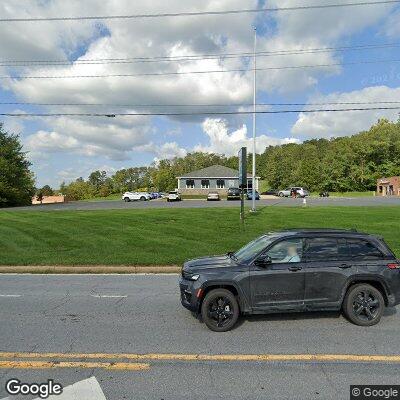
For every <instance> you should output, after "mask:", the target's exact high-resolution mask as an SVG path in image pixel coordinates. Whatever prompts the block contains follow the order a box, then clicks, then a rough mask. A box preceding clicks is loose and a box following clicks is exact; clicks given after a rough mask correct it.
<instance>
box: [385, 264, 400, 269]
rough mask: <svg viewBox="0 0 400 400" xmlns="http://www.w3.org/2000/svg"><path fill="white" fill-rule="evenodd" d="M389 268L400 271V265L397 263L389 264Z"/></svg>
mask: <svg viewBox="0 0 400 400" xmlns="http://www.w3.org/2000/svg"><path fill="white" fill-rule="evenodd" d="M387 266H388V268H390V269H400V264H397V263H391V264H388V265H387Z"/></svg>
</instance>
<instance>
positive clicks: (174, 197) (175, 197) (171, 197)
mask: <svg viewBox="0 0 400 400" xmlns="http://www.w3.org/2000/svg"><path fill="white" fill-rule="evenodd" d="M181 200H182V197H181V194H180V193H179V192H177V191H176V190H173V191H171V192H169V193H168V195H167V201H168V202H170V201H181Z"/></svg>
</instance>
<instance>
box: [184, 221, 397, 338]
mask: <svg viewBox="0 0 400 400" xmlns="http://www.w3.org/2000/svg"><path fill="white" fill-rule="evenodd" d="M180 296H181V303H182V305H183V306H184V307H186V308H187V309H189V310H191V311H192V312H194V313H195V314H200V315H201V317H202V320H203V321H204V322H205V324H206V325H207V327H208V328H210V329H211V330H213V331H217V332H223V331H228V330H230V329H231V328H232V327H233V326H234V325H235V323H236V321H237V319H238V317H239V315H241V314H244V315H245V314H247V315H248V314H266V313H281V312H292V311H293V312H294V311H317V310H343V312H344V314H345V316H346V317H347V318H348V319H349V320H350V321H351V322H353V323H354V324H356V325H361V326H371V325H375V324H377V323H378V322H379V320H380V319H381V316H382V314H383V311H384V309H385V306H388V307H393V306H395V305H397V304H399V303H400V260H397V259H396V256H395V255H394V253H393V252H392V251H391V250H390V248H389V247H388V246H387V244H386V243H385V242H384V240H383V239H382V238H381V237H379V236H375V235H370V234H367V233H359V232H357V231H355V230H340V229H293V230H285V231H280V232H270V233H267V234H265V235H263V236H261V237H259V238H257V239H255V240H253V241H252V242H250V243H248V244H247V245H245V246H244V247H243V248H241V249H240V250H238V251H236V252H234V253H233V252H230V253H228V254H226V255H223V256H212V257H202V258H197V259H194V260H190V261H187V262H185V263H184V265H183V269H182V277H181V279H180Z"/></svg>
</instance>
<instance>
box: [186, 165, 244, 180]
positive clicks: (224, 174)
mask: <svg viewBox="0 0 400 400" xmlns="http://www.w3.org/2000/svg"><path fill="white" fill-rule="evenodd" d="M238 175H239V172H238V170H236V169H232V168H228V167H224V166H222V165H212V166H211V167H207V168H203V169H199V170H197V171H192V172H188V173H186V174H183V175H182V176H180V177H179V178H237V177H238ZM247 176H248V177H251V174H247Z"/></svg>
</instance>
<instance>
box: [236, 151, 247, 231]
mask: <svg viewBox="0 0 400 400" xmlns="http://www.w3.org/2000/svg"><path fill="white" fill-rule="evenodd" d="M238 156H239V188H240V189H241V193H240V221H241V222H242V226H243V227H244V189H245V188H246V187H247V148H246V147H242V148H241V149H240V150H239V153H238Z"/></svg>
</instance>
